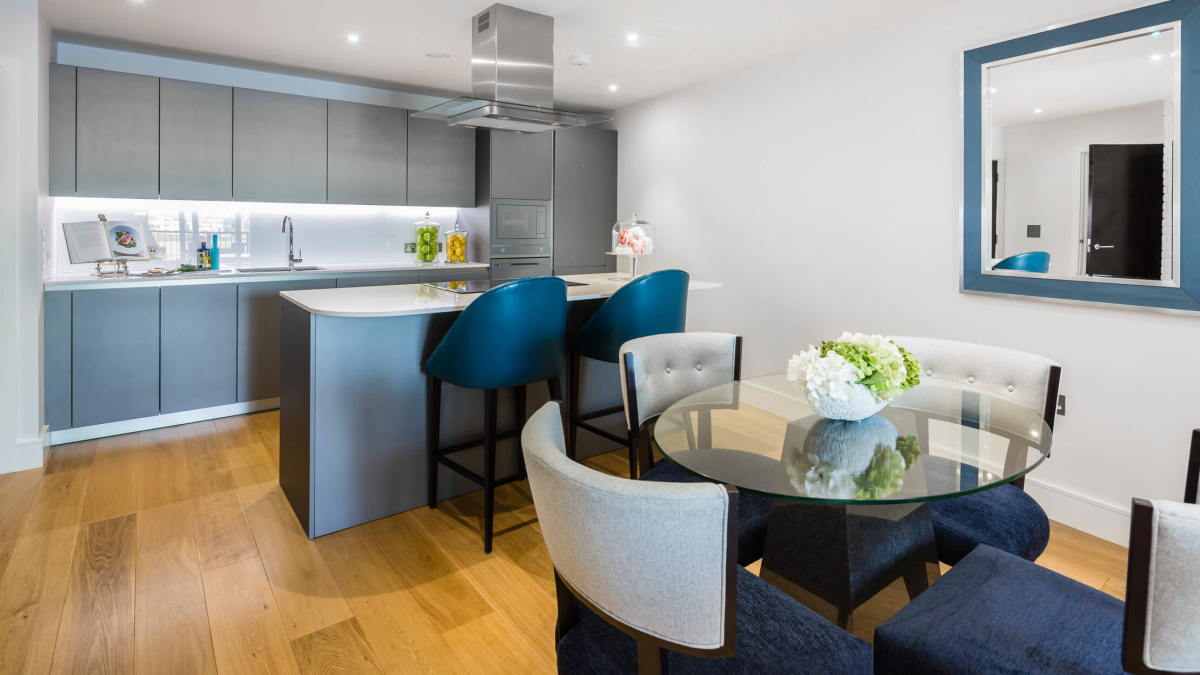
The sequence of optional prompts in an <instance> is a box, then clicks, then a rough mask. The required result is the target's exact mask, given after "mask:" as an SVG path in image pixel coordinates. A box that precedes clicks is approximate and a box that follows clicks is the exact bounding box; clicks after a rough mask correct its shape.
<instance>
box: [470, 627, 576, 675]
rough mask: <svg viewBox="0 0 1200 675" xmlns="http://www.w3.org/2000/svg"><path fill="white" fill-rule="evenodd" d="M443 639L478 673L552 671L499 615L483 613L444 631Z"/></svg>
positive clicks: (502, 674)
mask: <svg viewBox="0 0 1200 675" xmlns="http://www.w3.org/2000/svg"><path fill="white" fill-rule="evenodd" d="M446 642H448V643H450V646H451V647H453V648H454V651H455V653H456V654H458V658H459V660H460V661H462V662H463V665H465V666H466V667H467V669H468V670H469V671H471V672H472V673H477V674H478V675H508V674H510V673H511V675H528V674H529V673H553V672H555V671H554V670H553V669H549V670H548V669H547V668H546V666H545V665H544V664H543V663H542V661H541V660H540V659H538V657H537V656H536V655H534V653H533V652H532V651H530V650H529V647H527V646H526V645H525V643H524V642H522V641H521V640H520V638H518V637H517V636H516V634H515V633H514V632H513V630H512V628H510V627H509V625H508V624H507V623H505V621H504V620H503V619H501V618H500V615H498V614H495V613H492V614H486V615H484V616H481V617H479V618H478V619H475V620H473V621H470V622H468V623H465V624H463V625H461V626H459V627H458V628H455V629H454V630H451V631H448V632H447V633H446Z"/></svg>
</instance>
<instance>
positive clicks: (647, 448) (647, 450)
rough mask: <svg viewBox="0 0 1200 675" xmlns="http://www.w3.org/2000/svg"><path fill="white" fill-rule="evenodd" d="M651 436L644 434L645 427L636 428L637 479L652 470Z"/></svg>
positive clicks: (652, 451)
mask: <svg viewBox="0 0 1200 675" xmlns="http://www.w3.org/2000/svg"><path fill="white" fill-rule="evenodd" d="M651 438H652V437H651V435H650V434H648V433H646V427H645V426H644V425H643V426H641V427H638V430H637V439H636V442H637V444H638V451H639V452H638V477H639V478H640V477H641V476H644V475H645V474H646V472H647V471H649V470H650V469H653V468H654V448H653V441H652V440H651Z"/></svg>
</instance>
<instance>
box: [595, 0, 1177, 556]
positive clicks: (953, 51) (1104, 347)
mask: <svg viewBox="0 0 1200 675" xmlns="http://www.w3.org/2000/svg"><path fill="white" fill-rule="evenodd" d="M1129 6H1130V5H1129V4H1128V3H1125V2H1117V1H1113V0H1091V1H1085V0H1054V1H1050V2H1048V1H1046V0H1009V1H1007V2H989V1H987V0H969V1H967V2H963V3H960V4H957V5H954V6H951V7H948V8H946V9H943V10H939V11H936V12H933V13H930V14H926V15H923V16H920V17H916V18H914V19H912V20H909V21H907V22H904V23H902V24H898V25H895V26H892V27H889V28H885V29H880V30H875V31H872V32H870V33H867V34H864V35H860V36H857V37H853V38H848V39H844V40H841V41H838V42H836V43H833V44H830V45H827V46H825V47H821V48H818V49H816V50H813V51H809V52H806V53H802V54H798V55H793V56H790V57H787V58H784V59H780V60H778V61H775V62H772V63H768V64H765V65H762V66H758V67H755V68H752V69H749V70H745V71H742V72H740V73H735V74H733V75H730V76H726V77H723V78H720V79H718V80H716V81H713V82H710V83H707V84H703V85H699V86H695V87H692V88H689V89H686V90H683V91H679V92H676V93H674V94H669V95H666V96H664V97H660V98H658V99H655V100H652V101H648V102H645V103H642V104H639V105H635V106H632V107H629V108H626V109H622V110H619V111H618V113H617V127H618V128H619V129H620V132H621V133H620V166H619V181H620V183H619V202H620V212H621V213H630V212H632V211H635V210H636V211H637V212H638V214H639V215H641V216H644V217H646V218H647V219H649V220H650V221H651V222H653V223H654V224H655V225H656V226H657V229H658V246H657V248H656V251H655V255H653V256H648V257H646V258H645V259H643V261H642V264H643V265H644V266H645V267H644V269H646V270H651V269H657V268H666V267H681V268H685V269H687V270H689V271H690V272H691V273H692V275H693V276H694V277H695V278H698V279H709V280H713V281H719V282H721V283H723V284H724V285H725V287H724V289H722V290H720V291H717V292H714V293H701V294H697V295H696V296H695V297H694V298H693V299H692V302H691V308H690V314H691V316H690V320H689V326H688V327H689V329H691V330H724V331H732V332H738V333H741V334H743V335H745V336H746V352H745V359H746V361H745V372H746V374H747V375H750V376H753V375H761V374H766V373H773V372H780V371H782V370H783V369H784V364H785V363H786V361H787V359H788V357H789V356H790V355H791V354H792V353H793V352H795V351H798V350H800V349H803V348H806V347H807V346H808V345H809V344H811V343H816V342H818V341H819V340H821V339H823V338H828V337H829V336H833V335H837V334H839V333H841V331H843V330H852V331H865V332H875V333H885V334H887V333H890V334H897V335H902V334H908V335H929V336H937V337H943V338H950V339H958V340H969V341H974V342H980V343H986V344H993V345H1001V346H1005V347H1010V348H1015V349H1021V350H1026V351H1031V352H1036V353H1039V354H1044V355H1046V356H1049V357H1052V358H1054V359H1056V360H1058V361H1059V362H1060V363H1061V364H1062V365H1063V382H1062V392H1063V393H1064V394H1066V396H1067V400H1068V406H1067V415H1066V416H1065V417H1060V418H1058V423H1057V433H1056V434H1055V444H1054V452H1053V456H1052V457H1051V458H1050V459H1049V460H1048V461H1047V462H1046V463H1045V464H1044V465H1043V466H1042V467H1040V468H1039V469H1037V470H1036V471H1035V472H1034V473H1033V474H1032V475H1031V481H1030V483H1029V490H1030V492H1031V494H1034V495H1035V496H1036V497H1037V498H1038V499H1039V500H1040V501H1042V502H1043V504H1044V505H1045V506H1046V507H1047V510H1048V511H1049V513H1050V515H1051V517H1052V518H1055V519H1056V520H1059V521H1061V522H1065V523H1067V524H1071V525H1075V526H1077V527H1082V528H1084V529H1086V530H1088V531H1091V532H1094V533H1096V534H1099V535H1101V536H1105V537H1107V538H1109V539H1112V540H1113V541H1117V542H1125V541H1127V537H1128V509H1129V503H1130V499H1131V498H1132V497H1133V496H1134V495H1137V496H1141V497H1151V498H1153V497H1169V498H1175V499H1179V498H1180V497H1181V496H1182V492H1183V480H1184V479H1183V476H1184V467H1185V466H1186V463H1187V459H1186V454H1187V446H1188V440H1189V434H1190V431H1191V429H1192V428H1193V427H1197V426H1200V405H1198V404H1200V397H1198V396H1197V394H1196V391H1195V388H1194V386H1193V385H1192V382H1194V381H1195V380H1196V379H1197V378H1200V361H1198V360H1197V359H1195V358H1192V354H1193V353H1194V345H1195V344H1196V337H1197V335H1200V332H1198V329H1200V317H1196V316H1190V315H1189V316H1179V315H1169V314H1161V313H1153V312H1145V311H1134V310H1128V309H1121V308H1116V307H1104V306H1079V305H1068V304H1058V303H1049V302H1039V301H1034V300H1023V299H1010V298H1002V297H990V296H978V295H967V294H963V293H961V292H960V291H959V289H960V287H961V280H960V271H959V270H960V268H961V262H962V261H961V252H960V246H961V231H960V229H961V219H960V206H959V204H960V199H961V194H960V190H961V185H962V169H961V156H962V154H961V153H962V148H961V134H962V132H961V130H962V120H961V91H960V90H961V84H960V80H961V74H960V55H961V52H962V50H964V49H968V48H972V47H976V46H979V45H982V44H987V43H990V42H994V41H998V40H1002V39H1005V38H1007V37H1010V36H1013V35H1016V34H1020V33H1024V32H1027V31H1032V30H1036V29H1039V28H1041V27H1043V26H1046V25H1049V24H1061V23H1065V22H1069V21H1074V20H1077V19H1080V18H1085V17H1091V16H1094V15H1096V14H1097V13H1101V12H1104V13H1110V12H1115V11H1120V10H1123V9H1127V8H1128V7H1129Z"/></svg>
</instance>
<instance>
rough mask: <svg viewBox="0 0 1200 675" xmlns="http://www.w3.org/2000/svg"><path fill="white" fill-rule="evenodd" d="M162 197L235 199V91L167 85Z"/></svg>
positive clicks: (196, 84)
mask: <svg viewBox="0 0 1200 675" xmlns="http://www.w3.org/2000/svg"><path fill="white" fill-rule="evenodd" d="M161 86H162V89H161V99H160V100H161V106H162V110H161V115H160V122H159V124H160V126H159V136H160V138H161V147H160V169H159V194H160V196H161V197H162V198H163V199H211V200H219V201H229V200H230V199H233V88H232V87H220V86H217V85H212V84H201V83H199V82H183V81H181V80H167V79H164V80H162V82H161Z"/></svg>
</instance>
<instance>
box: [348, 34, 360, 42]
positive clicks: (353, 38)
mask: <svg viewBox="0 0 1200 675" xmlns="http://www.w3.org/2000/svg"><path fill="white" fill-rule="evenodd" d="M346 39H347V40H349V41H351V42H358V33H351V34H349V35H347V36H346Z"/></svg>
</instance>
